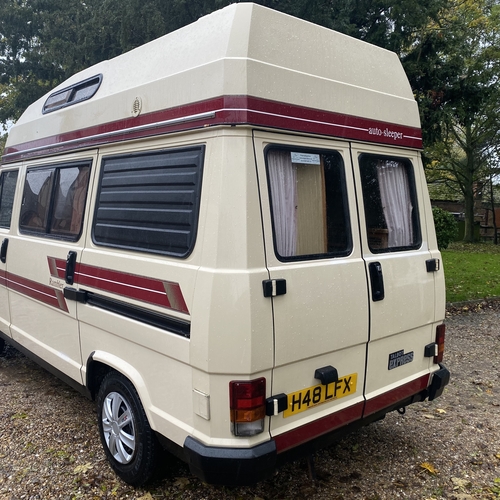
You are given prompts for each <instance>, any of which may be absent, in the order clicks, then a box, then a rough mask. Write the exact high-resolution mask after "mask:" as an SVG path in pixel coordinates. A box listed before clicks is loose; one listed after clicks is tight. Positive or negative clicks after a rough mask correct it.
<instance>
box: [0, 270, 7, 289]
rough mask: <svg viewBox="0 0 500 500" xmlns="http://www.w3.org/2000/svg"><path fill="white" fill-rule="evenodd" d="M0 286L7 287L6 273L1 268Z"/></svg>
mask: <svg viewBox="0 0 500 500" xmlns="http://www.w3.org/2000/svg"><path fill="white" fill-rule="evenodd" d="M0 286H5V287H7V273H6V272H5V271H4V270H3V269H0Z"/></svg>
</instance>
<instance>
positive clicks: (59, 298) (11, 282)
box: [7, 273, 69, 312]
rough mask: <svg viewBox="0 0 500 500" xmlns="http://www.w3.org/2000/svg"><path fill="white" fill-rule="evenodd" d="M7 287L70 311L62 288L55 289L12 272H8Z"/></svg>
mask: <svg viewBox="0 0 500 500" xmlns="http://www.w3.org/2000/svg"><path fill="white" fill-rule="evenodd" d="M7 287H8V288H10V289H11V290H14V291H16V292H19V293H20V294H22V295H26V296H28V297H31V298H32V299H35V300H38V301H40V302H43V303H44V304H47V305H49V306H52V307H55V308H57V309H60V310H61V311H64V312H69V310H68V305H67V304H66V300H65V298H64V296H63V293H62V291H61V290H55V289H54V288H51V287H50V286H46V285H42V284H40V283H37V282H36V281H31V280H29V279H26V278H23V277H22V276H17V275H15V274H11V273H7Z"/></svg>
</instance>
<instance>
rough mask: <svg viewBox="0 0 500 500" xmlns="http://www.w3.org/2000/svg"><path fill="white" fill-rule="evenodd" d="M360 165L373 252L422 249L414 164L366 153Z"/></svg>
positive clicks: (404, 160)
mask: <svg viewBox="0 0 500 500" xmlns="http://www.w3.org/2000/svg"><path fill="white" fill-rule="evenodd" d="M359 166H360V173H361V184H362V190H363V202H364V206H365V220H366V230H367V235H368V246H369V247H370V251H371V252H373V253H381V252H391V251H400V250H412V249H415V248H419V247H420V244H421V236H420V221H419V219H418V206H417V197H416V191H415V177H414V172H413V165H412V163H411V162H410V161H409V160H407V159H404V158H392V157H387V156H382V155H374V154H362V155H360V157H359Z"/></svg>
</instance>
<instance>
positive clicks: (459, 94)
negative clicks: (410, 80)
mask: <svg viewBox="0 0 500 500" xmlns="http://www.w3.org/2000/svg"><path fill="white" fill-rule="evenodd" d="M431 28H432V29H431ZM429 32H430V33H432V32H435V33H436V34H437V35H439V37H438V39H439V42H440V43H437V42H436V43H435V44H434V46H433V50H432V57H431V58H430V60H431V61H433V63H435V64H436V69H435V70H432V69H429V75H434V77H435V85H436V86H435V88H434V89H433V90H427V93H425V92H423V91H424V90H425V89H422V91H421V92H419V93H417V99H418V100H419V103H420V106H421V110H422V113H423V115H424V119H425V120H424V123H426V125H427V126H428V127H429V129H428V132H427V133H428V134H429V135H428V136H427V139H428V140H427V144H426V146H427V147H426V151H425V154H426V157H427V160H428V161H427V175H428V179H429V180H430V181H431V182H436V181H438V182H439V183H441V185H444V186H446V188H447V189H448V190H452V191H454V192H458V193H460V195H461V197H462V199H463V200H464V203H465V210H464V211H465V220H466V226H465V236H464V240H465V241H473V238H474V231H473V224H474V200H475V197H476V195H477V193H478V190H480V189H481V187H482V184H483V183H484V181H485V180H486V179H488V178H489V177H490V176H491V168H492V166H495V165H494V164H495V163H496V158H497V154H496V150H497V148H498V144H499V143H500V132H499V131H500V89H499V88H498V79H499V76H498V75H499V70H500V49H499V48H498V47H499V45H500V6H499V5H498V4H497V2H496V1H492V0H452V1H451V2H450V8H449V9H448V10H447V11H446V12H444V13H443V14H442V17H441V19H440V20H439V22H438V23H436V24H435V25H434V26H430V27H429ZM425 78H427V76H425ZM426 113H427V115H429V116H433V117H434V118H431V119H430V120H428V119H426V118H427V115H426ZM433 120H434V122H433Z"/></svg>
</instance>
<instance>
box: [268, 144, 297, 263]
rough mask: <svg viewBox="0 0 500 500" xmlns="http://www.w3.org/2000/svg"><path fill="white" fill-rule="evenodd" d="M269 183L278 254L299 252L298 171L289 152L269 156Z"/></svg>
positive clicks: (274, 152) (272, 153) (285, 254)
mask: <svg viewBox="0 0 500 500" xmlns="http://www.w3.org/2000/svg"><path fill="white" fill-rule="evenodd" d="M268 168H269V182H270V184H271V199H272V209H273V219H274V230H275V233H276V234H275V239H276V247H277V251H278V254H279V255H281V256H282V257H290V256H293V255H296V252H297V217H296V209H295V207H296V206H297V185H296V183H297V169H296V167H295V166H293V165H292V159H291V156H290V152H289V151H271V152H270V153H269V155H268Z"/></svg>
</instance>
